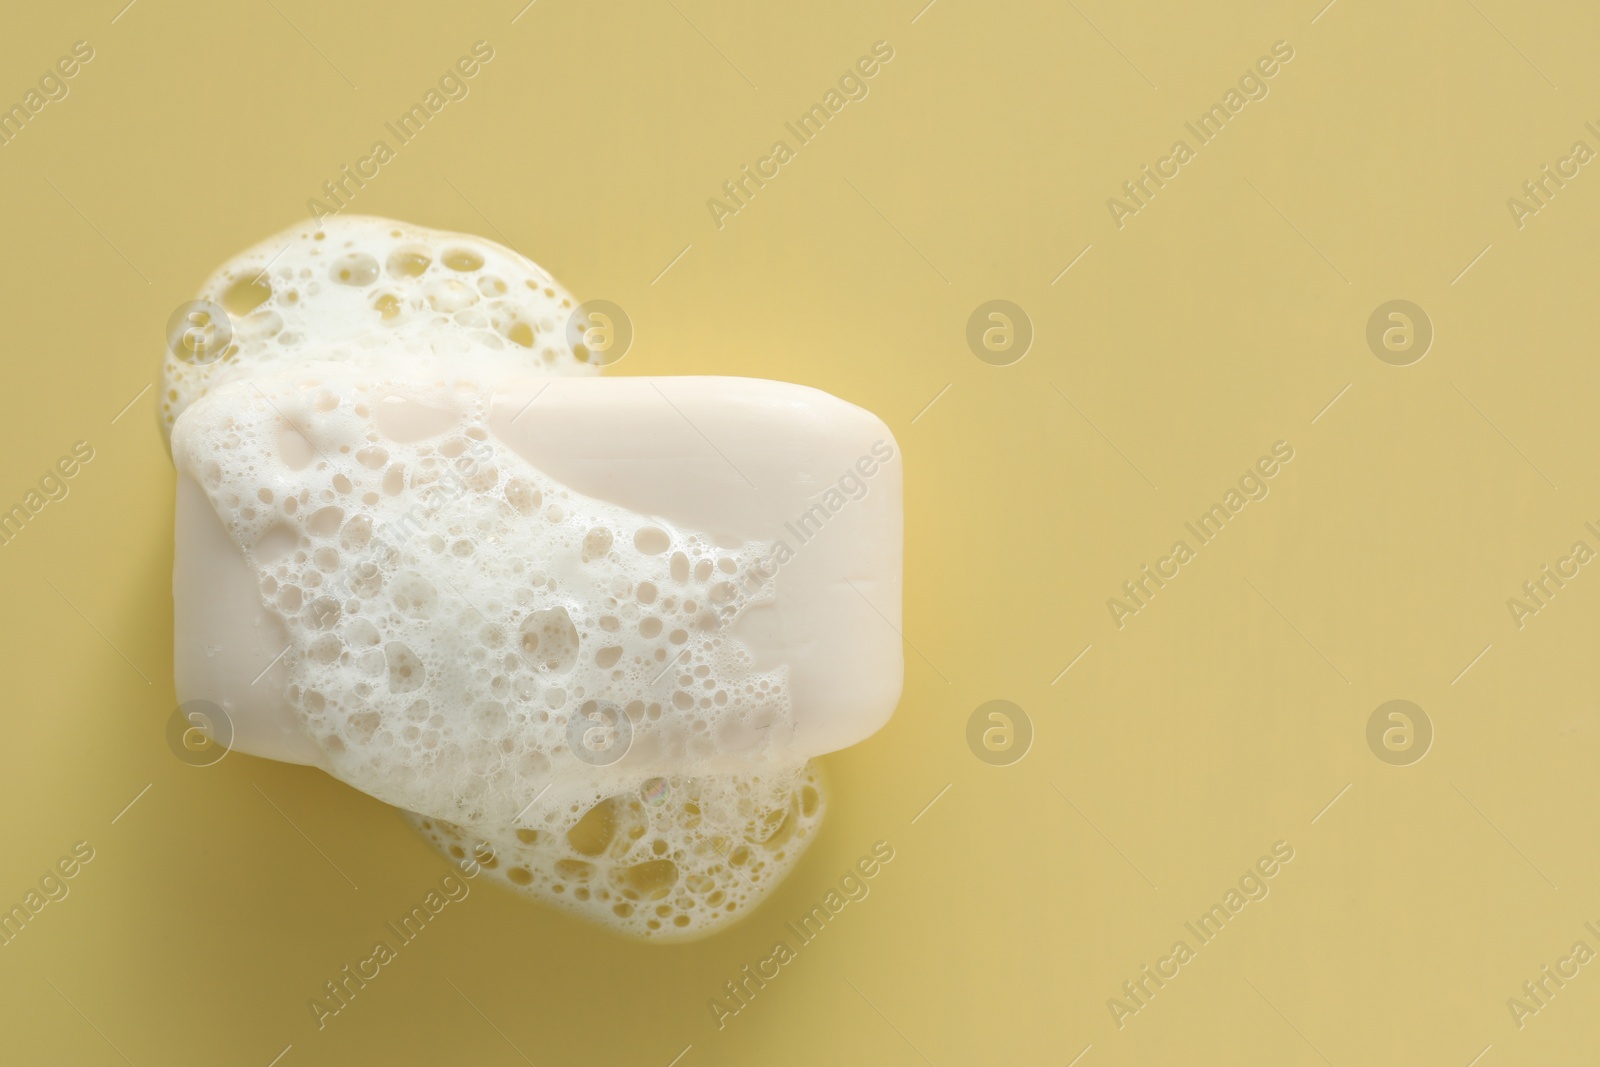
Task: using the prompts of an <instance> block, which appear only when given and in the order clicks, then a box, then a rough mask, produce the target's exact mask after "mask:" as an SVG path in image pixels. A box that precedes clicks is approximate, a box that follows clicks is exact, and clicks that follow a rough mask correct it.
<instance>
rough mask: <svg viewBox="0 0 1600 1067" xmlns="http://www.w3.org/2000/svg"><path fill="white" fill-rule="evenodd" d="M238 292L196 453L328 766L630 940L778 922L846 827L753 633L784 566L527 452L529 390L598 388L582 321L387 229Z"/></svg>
mask: <svg viewBox="0 0 1600 1067" xmlns="http://www.w3.org/2000/svg"><path fill="white" fill-rule="evenodd" d="M285 245H287V246H288V250H287V251H281V250H282V249H283V248H284V246H285ZM274 254H276V258H275V259H268V258H267V257H271V256H273V255H274ZM535 280H538V284H537V285H535V284H534V283H535ZM241 287H243V293H242V295H241ZM212 294H214V295H215V296H216V297H217V298H219V300H220V301H221V302H223V303H225V304H226V302H227V301H228V300H230V299H232V300H233V301H234V304H235V306H236V307H240V306H242V305H241V302H243V303H250V302H251V301H254V303H251V306H249V307H248V308H244V309H243V317H242V318H241V319H240V320H239V322H238V328H237V329H236V331H235V335H234V341H233V343H232V344H230V345H229V346H228V348H227V349H226V350H225V351H224V352H223V354H222V356H221V358H220V359H218V360H216V361H215V362H211V363H196V362H191V361H188V360H185V359H184V358H182V357H183V351H182V349H181V348H180V350H179V352H178V354H176V355H170V356H169V359H168V362H167V374H166V379H165V391H164V397H165V410H166V411H167V412H168V413H169V416H170V418H171V419H172V420H173V421H172V425H171V439H172V449H173V457H174V460H175V462H176V463H177V465H178V468H179V470H180V472H181V473H182V474H184V475H185V476H187V477H190V478H192V479H194V481H195V482H196V484H198V485H199V486H200V488H201V489H202V491H203V492H204V493H205V495H206V498H207V499H208V501H209V502H210V504H211V506H212V509H213V510H214V511H215V512H216V514H217V516H218V518H219V519H220V520H221V523H222V526H223V528H224V529H225V530H226V531H227V533H228V535H229V537H230V538H231V539H232V540H233V541H234V543H235V545H236V546H237V547H238V549H239V551H240V553H241V554H242V556H243V557H244V559H245V561H246V562H247V563H248V565H249V567H250V568H251V570H252V572H253V574H254V576H255V579H256V581H257V587H258V592H259V595H260V603H261V605H262V607H263V608H264V609H265V610H266V611H267V612H269V613H270V614H271V615H272V616H274V617H275V618H276V619H277V620H279V622H281V624H282V626H283V630H284V633H285V634H286V636H287V640H288V648H287V650H286V651H285V652H284V654H283V657H282V662H283V664H284V665H285V668H286V671H287V676H288V682H287V684H286V689H285V694H284V696H285V700H286V701H287V703H288V704H289V706H290V707H291V708H292V709H293V711H294V714H295V717H296V719H297V720H298V722H299V725H300V727H301V729H302V731H303V732H304V733H305V735H306V736H307V737H309V738H310V739H311V740H312V741H313V742H314V743H315V745H316V748H317V751H318V752H319V753H320V762H321V765H322V766H323V767H324V768H325V769H326V770H328V771H329V772H330V773H332V774H334V775H335V776H337V777H339V778H340V779H342V780H343V781H345V782H348V783H349V784H351V785H353V786H355V787H356V788H358V789H361V790H362V791H364V792H367V793H369V794H371V795H373V796H375V797H377V798H379V799H381V800H384V801H386V802H388V803H391V804H394V805H397V806H399V807H402V808H405V809H407V810H408V811H411V812H415V813H417V814H416V820H417V822H418V825H419V828H420V829H421V830H422V831H423V832H424V834H425V835H426V836H427V837H429V839H430V840H432V841H433V842H434V843H435V844H436V845H437V846H438V847H440V848H441V849H443V850H445V851H447V852H451V853H452V854H454V853H455V850H457V849H464V848H471V847H472V846H473V845H475V844H478V843H480V842H483V843H487V844H488V845H489V846H490V847H491V848H492V849H493V850H494V853H495V855H496V856H497V857H498V858H497V859H496V861H495V862H494V863H493V864H492V865H490V866H491V869H492V870H494V871H495V873H496V874H497V875H499V876H501V877H503V878H504V879H505V880H506V882H507V884H508V885H511V886H512V887H513V888H516V889H519V890H521V891H523V892H526V893H529V894H530V895H532V896H535V897H537V898H539V899H542V900H546V901H549V902H553V903H556V904H559V905H561V906H563V907H566V908H569V909H575V910H577V911H579V912H580V913H582V914H584V915H586V916H587V917H589V918H591V919H594V920H595V921H598V922H601V923H603V924H605V925H608V926H610V927H611V928H613V929H616V930H619V931H622V932H627V933H632V934H637V935H640V936H645V937H655V938H687V937H692V936H698V935H700V934H703V933H705V932H707V931H708V930H711V929H714V928H715V927H717V926H719V925H721V924H723V923H725V922H727V921H729V920H731V919H733V918H736V917H738V916H739V915H741V914H743V913H744V912H745V911H747V910H748V909H749V908H750V907H752V906H753V905H754V904H755V903H756V901H757V900H759V898H760V897H761V896H762V895H763V894H764V893H765V892H766V891H767V890H768V889H770V888H771V887H772V886H773V885H775V884H776V883H777V881H778V880H780V879H781V878H782V876H783V875H784V873H785V872H786V871H787V870H788V869H789V867H790V866H792V864H793V863H794V861H795V860H796V859H797V858H798V856H799V854H800V852H801V851H802V850H803V849H804V847H805V845H806V844H807V843H809V841H810V839H811V838H812V837H813V836H814V834H815V831H816V829H817V827H818V825H819V824H820V820H821V818H822V812H823V808H824V801H823V797H822V787H821V784H820V782H819V781H818V779H817V776H816V773H815V771H814V770H813V769H812V768H811V767H810V765H808V764H807V763H805V762H804V760H802V759H797V758H795V757H793V756H789V755H786V754H785V753H784V751H783V750H781V749H780V748H779V746H778V744H777V743H776V742H775V741H774V738H775V737H787V736H788V733H789V727H790V722H791V701H790V694H789V691H788V680H787V669H786V668H784V667H778V668H774V669H767V670H758V669H756V667H755V666H754V664H753V661H752V658H751V656H750V655H749V653H748V651H747V650H746V649H744V648H743V647H742V646H741V645H740V643H739V642H738V641H737V640H736V639H735V638H734V637H733V636H731V633H730V627H731V626H732V625H733V623H734V622H736V621H737V620H738V619H739V617H740V616H741V615H742V614H743V613H744V612H745V611H746V610H747V609H748V608H750V607H751V606H753V605H756V604H759V603H762V602H764V601H766V600H769V599H770V598H771V596H772V587H771V585H770V584H768V585H765V586H763V585H761V584H759V583H748V582H736V581H733V580H732V579H733V576H734V575H738V574H747V573H749V572H751V571H753V570H754V571H759V568H757V567H755V566H754V565H755V563H756V562H757V561H758V560H760V559H764V558H766V557H767V556H768V555H769V554H770V552H771V546H770V545H768V544H764V543H761V542H747V543H743V544H719V543H717V542H716V541H715V540H714V539H712V538H710V537H707V536H705V535H702V534H700V533H698V532H696V531H694V530H689V529H680V528H677V527H676V526H674V525H673V524H670V523H667V522H665V521H662V520H660V519H658V518H655V517H652V516H648V515H641V514H637V513H634V512H631V511H629V510H628V509H626V508H623V507H620V506H617V505H615V504H612V503H608V502H606V501H604V500H599V499H594V498H591V497H587V496H584V495H582V494H580V493H578V492H575V491H574V490H572V489H570V488H568V487H567V486H564V485H562V484H560V483H559V482H557V481H555V480H554V479H552V478H550V477H548V476H547V475H545V474H543V473H542V472H541V471H539V470H538V469H536V468H535V467H533V466H532V465H530V464H529V463H528V462H527V461H526V460H524V459H523V458H522V457H521V456H519V455H518V454H517V453H516V452H514V451H513V450H512V449H510V448H508V447H506V446H505V445H504V444H503V443H501V442H500V441H499V440H497V439H496V437H495V436H494V434H493V433H492V432H491V431H490V428H489V415H490V405H491V401H492V397H493V394H494V392H495V390H496V389H497V388H503V387H508V386H510V385H511V383H514V382H517V381H525V380H526V379H527V377H528V376H529V374H531V373H542V374H575V373H584V372H586V371H587V369H588V368H587V365H586V363H585V361H584V355H585V354H584V353H582V352H578V351H574V349H573V348H572V347H571V346H570V345H569V344H568V341H567V338H566V335H565V330H564V323H565V312H566V311H567V310H569V309H570V307H571V306H572V305H571V300H570V298H569V297H567V296H566V294H565V293H564V292H562V291H561V290H559V289H558V288H557V287H556V286H555V285H554V283H553V282H551V281H549V279H548V278H546V277H545V276H544V275H543V272H542V271H540V270H539V269H538V268H537V267H536V266H534V265H533V264H532V263H529V262H528V261H526V260H525V259H523V258H522V257H520V256H518V255H517V254H516V253H514V252H511V251H509V250H506V249H503V248H500V247H499V246H496V245H493V244H492V243H490V242H485V241H481V240H479V239H477V238H473V237H468V236H464V235H457V234H441V233H436V232H433V231H424V230H420V229H419V228H416V227H410V226H404V225H402V224H397V223H392V222H389V221H388V220H380V219H362V218H349V219H345V218H331V219H328V220H325V222H324V223H323V224H322V228H321V229H314V230H300V231H292V232H291V233H289V234H285V235H281V236H280V237H278V238H275V239H273V240H271V241H268V242H264V243H263V244H262V245H260V246H258V247H257V248H256V249H252V250H250V251H249V252H246V253H245V254H243V255H242V256H241V257H239V258H238V259H237V260H235V261H233V262H230V263H228V264H226V265H224V266H223V267H222V268H221V269H220V270H219V271H218V272H217V273H216V275H215V276H214V277H213V279H212V282H211V283H209V285H208V288H207V290H206V291H205V293H204V294H203V295H207V296H208V297H210V296H211V295H212ZM257 297H259V298H260V299H259V300H257V299H256V298H257ZM525 417H528V418H537V417H538V413H537V410H536V409H535V410H532V411H529V412H527V413H526V416H525ZM729 759H735V760H737V761H739V763H740V765H741V766H743V767H744V768H745V770H742V771H740V772H738V773H727V772H726V771H724V770H721V769H719V770H717V771H716V772H713V771H712V769H711V768H710V764H711V763H712V762H713V761H716V762H717V763H718V766H719V768H721V767H725V766H726V764H727V761H728V760H729Z"/></svg>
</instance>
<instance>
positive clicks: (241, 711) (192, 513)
mask: <svg viewBox="0 0 1600 1067" xmlns="http://www.w3.org/2000/svg"><path fill="white" fill-rule="evenodd" d="M201 403H204V401H201ZM284 425H285V427H287V423H286V422H285V424H284ZM489 426H490V427H491V430H492V433H493V435H494V437H495V438H496V439H497V440H498V441H500V442H502V443H504V444H505V445H506V446H507V447H509V448H510V449H512V450H513V451H515V452H516V454H517V455H519V456H520V457H522V458H523V459H524V460H526V461H527V462H528V463H529V464H530V465H531V466H533V467H535V468H537V469H538V470H540V471H542V472H543V473H545V474H547V475H549V476H550V477H551V478H553V479H554V480H555V481H557V482H560V483H562V484H564V485H566V486H569V487H570V488H572V489H574V490H576V491H578V492H580V493H582V494H584V495H586V496H589V497H594V498H597V499H600V500H605V501H609V502H611V503H613V504H616V505H618V506H620V507H622V508H625V509H627V510H629V511H632V512H636V513H638V514H640V515H649V516H658V517H660V518H661V519H663V520H665V521H666V522H668V523H671V524H673V525H675V526H678V527H681V528H684V529H689V530H694V531H699V532H701V533H704V534H707V535H709V536H710V537H712V538H713V539H715V540H716V541H717V542H718V543H721V544H724V545H737V544H740V543H743V542H746V541H759V542H763V543H766V544H770V545H771V546H772V551H771V553H770V555H768V556H767V557H766V560H767V561H770V565H766V566H763V567H762V568H760V569H759V570H754V571H752V572H750V573H748V574H747V575H744V576H742V577H747V578H749V579H751V580H761V579H763V578H764V575H765V572H771V574H772V578H771V582H772V585H773V586H774V589H775V592H774V595H773V597H772V599H771V600H770V601H768V602H764V603H761V604H758V605H755V606H753V607H751V608H750V609H749V610H748V611H746V612H745V613H744V614H743V615H742V616H741V617H740V618H739V620H738V621H737V623H735V624H734V625H733V626H731V627H729V630H728V632H729V634H730V635H731V636H732V637H733V638H735V639H736V640H738V641H739V642H741V643H742V644H743V645H744V646H745V647H746V648H747V649H748V650H749V651H750V653H751V654H752V655H753V656H754V657H755V660H756V664H757V666H758V667H759V668H760V669H764V670H770V669H774V668H779V667H786V668H787V669H788V672H789V686H790V698H791V701H792V708H791V719H790V723H789V729H788V730H787V734H788V736H779V737H774V738H773V739H772V742H771V743H772V745H773V746H774V749H775V753H774V754H782V755H792V756H799V757H810V756H817V755H821V754H823V753H826V752H832V751H835V750H837V749H840V748H844V747H846V746H848V745H852V744H855V743H856V742H858V741H861V740H863V739H864V738H866V737H868V736H870V735H871V734H872V733H874V732H875V731H877V730H878V729H879V728H880V727H881V726H882V725H883V724H884V723H885V722H886V721H887V720H888V718H889V716H890V715H891V714H892V713H893V711H894V708H895V704H896V703H897V701H898V700H899V696H900V688H901V677H902V653H901V639H900V635H899V632H898V631H899V629H900V602H901V593H900V575H901V543H902V536H901V521H902V520H901V515H902V510H901V466H900V457H899V453H898V448H897V446H896V444H895V440H894V436H893V435H892V434H891V433H890V431H889V429H888V427H887V426H885V425H884V423H883V422H882V421H881V420H879V419H878V418H877V417H876V416H874V415H872V414H870V413H869V412H867V411H864V410H862V409H861V408H859V407H856V406H855V405H852V404H849V403H846V402H845V401H842V400H839V399H838V398H836V397H833V396H830V395H829V394H827V393H823V392H820V391H818V390H815V389H809V388H806V387H804V386H798V385H790V384H787V383H783V382H772V381H761V380H756V379H750V378H710V377H681V378H560V379H539V378H523V379H521V380H517V381H514V382H510V383H506V384H504V385H502V386H500V387H499V388H497V389H496V391H495V394H494V398H493V402H492V408H491V416H490V420H489ZM194 458H196V457H188V456H185V457H183V459H184V460H185V461H186V462H183V464H182V467H181V468H180V479H179V485H178V510H177V530H176V542H177V544H176V554H175V568H174V579H173V595H174V612H175V621H176V631H177V632H176V638H175V658H176V685H177V694H178V699H179V700H180V701H189V700H206V701H210V702H212V703H214V704H216V705H218V706H219V707H221V708H222V709H223V710H224V711H226V712H227V713H228V715H229V717H230V719H231V720H232V727H233V731H234V740H233V747H234V748H235V749H237V750H238V751H241V752H248V753H250V754H252V755H257V756H265V757H267V758H269V759H277V760H283V761H286V762H291V763H307V764H319V765H320V764H322V763H323V762H324V760H323V759H322V753H321V751H320V749H319V748H318V746H317V745H316V744H315V743H314V742H313V741H312V740H311V739H310V738H309V737H307V736H306V735H305V733H304V732H303V731H302V730H301V728H300V725H299V723H298V721H297V720H296V717H295V714H294V712H293V710H292V709H291V707H290V705H289V703H288V702H287V701H286V700H285V698H284V690H285V687H286V685H287V682H288V673H289V672H288V666H287V665H286V663H285V658H286V657H285V656H284V652H285V649H286V648H288V646H289V644H290V642H289V637H288V634H287V632H286V630H285V628H284V625H283V623H282V621H281V620H280V618H279V616H278V614H277V613H276V612H273V611H269V610H268V609H267V608H266V607H264V606H263V604H262V600H261V595H260V592H259V590H258V587H257V580H256V577H255V575H254V573H253V571H252V569H251V567H250V566H249V564H248V563H247V562H246V561H245V559H244V557H243V555H241V553H240V550H239V548H238V546H237V545H236V544H235V542H234V540H233V537H232V535H230V534H229V532H228V531H227V530H226V529H224V527H223V524H222V522H221V520H220V519H219V518H218V516H217V514H216V512H215V511H214V510H213V508H212V506H211V504H210V503H209V501H208V500H207V499H206V494H205V492H204V491H203V490H202V488H201V486H200V482H199V480H198V477H197V473H196V472H195V471H194V470H192V469H190V467H191V465H192V464H191V462H187V461H191V460H193V459H194ZM582 651H583V650H580V654H581V653H582ZM664 688H665V686H664ZM780 732H782V731H780ZM744 740H745V741H747V742H752V743H753V741H754V739H752V738H746V739H744ZM743 764H744V761H742V760H741V759H740V758H739V757H738V755H737V750H736V749H731V750H730V751H729V752H728V753H726V754H722V758H720V759H715V760H713V761H711V764H710V767H711V768H712V769H721V770H726V769H732V768H736V767H739V766H741V765H743ZM663 769H664V768H663Z"/></svg>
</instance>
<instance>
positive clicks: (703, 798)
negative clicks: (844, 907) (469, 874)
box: [412, 763, 824, 939]
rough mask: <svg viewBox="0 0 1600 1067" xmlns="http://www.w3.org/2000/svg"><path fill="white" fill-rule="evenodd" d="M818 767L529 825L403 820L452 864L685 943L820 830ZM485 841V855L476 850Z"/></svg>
mask: <svg viewBox="0 0 1600 1067" xmlns="http://www.w3.org/2000/svg"><path fill="white" fill-rule="evenodd" d="M823 808H824V800H823V790H822V783H821V780H820V777H819V775H818V773H817V771H816V768H815V765H813V764H810V763H804V764H801V765H800V766H798V767H796V768H795V769H794V771H793V772H792V773H785V772H784V771H782V770H774V772H773V773H771V774H765V775H717V776H709V777H701V778H685V777H680V776H673V777H671V778H660V777H656V778H648V779H645V780H644V781H643V782H641V783H640V784H639V786H638V788H637V789H633V790H630V791H628V792H625V793H618V794H616V795H613V796H610V797H607V798H606V799H604V800H602V801H601V802H600V803H598V804H595V805H593V806H591V807H588V808H582V807H581V806H578V807H568V808H566V809H563V810H561V811H555V812H551V813H550V814H549V815H547V816H544V817H542V818H540V819H538V820H535V822H536V823H537V825H536V826H518V827H516V828H515V829H509V828H507V829H502V830H499V831H497V832H487V833H485V832H482V831H473V830H469V829H467V828H465V827H461V826H457V825H454V824H451V823H449V822H446V821H445V820H442V819H430V818H427V817H425V816H420V815H416V816H413V817H412V820H413V822H414V823H415V824H416V826H417V828H418V829H419V830H421V831H422V833H423V835H424V836H425V837H427V838H428V840H430V841H431V842H433V844H434V846H435V847H436V848H438V849H440V850H441V851H443V852H445V853H447V854H448V855H450V856H451V857H452V858H455V859H463V858H465V857H466V856H467V855H468V854H469V853H470V854H473V855H474V856H476V857H478V858H479V859H480V860H481V861H482V865H483V867H484V868H485V869H486V870H487V871H488V872H489V874H490V876H491V877H493V878H496V879H499V880H501V881H503V882H504V883H505V884H506V885H509V886H511V887H512V888H514V889H520V890H523V891H525V892H529V893H531V894H533V895H535V896H538V897H540V898H541V899H543V900H546V901H549V902H552V903H554V904H556V905H558V906H560V907H563V908H566V909H568V910H571V911H575V912H577V913H578V914H580V915H583V916H585V917H587V918H591V919H594V920H595V921H598V922H601V923H602V924H604V925H606V926H609V927H611V928H613V929H616V930H619V931H621V932H624V933H629V934H635V935H637V936H640V937H646V938H658V939H664V938H673V937H681V938H688V937H693V936H697V935H700V934H704V933H706V932H707V931H710V930H713V929H715V928H717V927H718V926H720V925H722V924H723V923H725V922H727V921H728V920H730V919H733V918H737V917H738V916H739V915H741V914H743V913H744V912H746V911H748V910H749V909H750V908H751V907H752V906H754V905H755V903H756V902H757V901H759V900H760V898H761V896H762V895H763V894H764V893H765V892H766V891H767V890H768V889H769V888H771V887H772V886H773V885H775V884H776V883H777V882H778V881H779V880H781V879H782V877H783V875H784V874H785V873H786V872H787V871H788V869H789V868H790V867H791V866H792V865H793V863H794V861H795V859H797V858H798V857H799V855H800V853H801V852H802V851H804V849H805V847H806V846H807V845H808V844H809V843H810V840H811V838H812V836H813V835H814V834H815V832H816V830H817V828H818V827H819V826H820V825H821V822H822V816H823ZM485 845H487V846H488V847H487V848H484V847H483V846H485Z"/></svg>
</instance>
